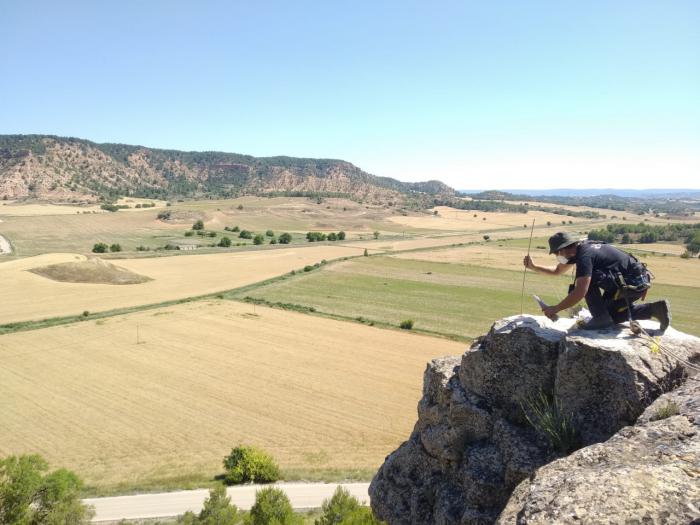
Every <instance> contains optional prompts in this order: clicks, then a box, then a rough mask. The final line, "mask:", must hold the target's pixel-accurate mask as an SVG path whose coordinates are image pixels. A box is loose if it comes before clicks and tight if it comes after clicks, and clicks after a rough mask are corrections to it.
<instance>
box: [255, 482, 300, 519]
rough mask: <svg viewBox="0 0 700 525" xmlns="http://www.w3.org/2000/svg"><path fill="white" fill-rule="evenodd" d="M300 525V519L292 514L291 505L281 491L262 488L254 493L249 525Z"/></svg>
mask: <svg viewBox="0 0 700 525" xmlns="http://www.w3.org/2000/svg"><path fill="white" fill-rule="evenodd" d="M273 524H274V525H300V524H301V518H300V517H299V516H296V515H295V514H294V510H293V509H292V504H291V503H290V502H289V498H288V497H287V495H286V494H285V493H284V491H283V490H282V489H277V488H273V487H268V488H264V489H262V490H259V491H258V492H256V493H255V504H254V505H253V506H252V507H251V509H250V525H273Z"/></svg>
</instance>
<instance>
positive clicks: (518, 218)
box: [389, 206, 593, 231]
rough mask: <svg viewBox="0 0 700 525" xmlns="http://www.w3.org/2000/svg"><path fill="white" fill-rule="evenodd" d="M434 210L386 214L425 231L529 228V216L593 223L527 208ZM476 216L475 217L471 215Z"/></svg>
mask: <svg viewBox="0 0 700 525" xmlns="http://www.w3.org/2000/svg"><path fill="white" fill-rule="evenodd" d="M434 210H435V211H437V212H438V214H437V215H423V216H420V217H412V216H405V217H404V216H402V215H399V216H393V217H389V221H391V222H394V223H396V224H402V225H405V226H409V227H411V228H422V229H426V230H451V231H470V230H472V231H473V230H476V231H485V230H488V229H492V230H502V229H509V228H519V227H520V228H522V227H523V225H527V227H528V228H529V227H530V225H531V224H532V219H535V220H536V223H537V224H540V225H542V224H546V223H547V221H549V222H551V223H552V225H554V226H556V225H557V224H559V225H561V224H562V221H565V222H566V224H567V226H569V227H570V225H569V221H572V222H573V223H574V224H576V225H581V224H586V223H590V222H593V221H591V220H590V219H582V218H575V217H567V216H565V215H557V214H556V213H546V212H542V211H530V212H528V213H502V212H484V211H477V210H456V209H454V208H448V207H445V206H438V207H436V208H434ZM475 215H476V217H475Z"/></svg>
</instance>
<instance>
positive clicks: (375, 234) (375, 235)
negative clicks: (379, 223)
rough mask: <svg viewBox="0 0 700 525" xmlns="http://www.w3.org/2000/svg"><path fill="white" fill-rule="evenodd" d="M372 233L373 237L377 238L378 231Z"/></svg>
mask: <svg viewBox="0 0 700 525" xmlns="http://www.w3.org/2000/svg"><path fill="white" fill-rule="evenodd" d="M372 235H374V238H375V239H379V232H377V231H375V232H374V233H373V234H372Z"/></svg>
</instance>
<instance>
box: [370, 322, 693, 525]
mask: <svg viewBox="0 0 700 525" xmlns="http://www.w3.org/2000/svg"><path fill="white" fill-rule="evenodd" d="M570 324H571V321H570V320H565V319H562V320H560V321H558V322H557V323H552V322H551V321H549V320H547V319H546V318H541V317H530V316H518V317H513V318H507V319H503V320H501V321H499V322H497V323H496V324H495V325H494V326H493V328H492V329H491V331H490V332H489V334H488V335H486V336H485V337H484V338H482V339H481V340H480V341H478V342H477V343H476V344H475V345H474V346H472V348H471V349H470V350H468V351H467V352H466V353H465V354H464V355H463V356H461V357H445V358H441V359H436V360H434V361H432V362H431V363H429V365H428V367H427V370H426V372H425V377H424V390H423V398H422V399H421V401H420V403H419V405H418V422H417V423H416V426H415V428H414V431H413V433H412V434H411V436H410V438H409V439H408V441H406V442H405V443H404V444H403V445H401V446H400V447H399V449H398V450H396V451H395V452H394V453H392V454H391V455H390V456H388V457H387V459H386V461H385V463H384V465H382V467H381V468H380V470H379V472H377V474H376V476H375V478H374V480H373V481H372V484H371V486H370V496H371V504H372V508H373V510H374V512H375V513H376V514H377V516H378V517H380V518H381V519H383V520H386V521H387V522H388V523H389V524H390V525H394V524H429V523H438V524H465V525H466V524H479V525H481V524H491V523H494V522H496V521H498V522H499V523H503V524H505V523H567V522H574V521H576V520H578V521H576V522H577V523H624V522H626V521H625V520H632V521H629V522H630V523H632V522H635V521H634V520H638V521H637V522H639V523H641V522H642V520H643V519H645V518H646V517H651V519H655V518H658V519H659V520H661V517H664V518H663V519H665V520H666V521H663V520H661V521H659V523H661V522H664V523H686V522H687V521H688V520H685V521H682V520H684V519H685V518H686V517H687V516H691V515H693V516H694V517H700V515H698V516H695V515H694V514H693V513H696V514H697V508H696V507H697V506H698V505H699V504H700V502H698V495H699V492H700V489H699V488H698V486H699V485H700V482H698V479H699V478H698V476H700V469H699V468H698V466H699V460H700V454H699V453H698V452H699V450H698V449H699V445H698V443H699V442H700V438H699V437H698V434H697V427H696V424H697V423H695V422H693V418H695V419H694V421H698V420H697V418H696V416H695V414H696V412H697V410H698V409H697V402H696V401H697V395H696V394H697V390H693V389H692V388H690V386H691V383H692V381H687V382H686V383H685V386H682V387H681V385H683V384H684V381H686V378H687V375H688V372H689V371H688V370H687V369H686V368H685V367H684V365H683V364H682V362H681V361H680V360H682V361H689V362H694V363H700V340H699V339H697V338H695V337H692V336H688V335H686V334H682V333H680V332H677V331H675V330H673V329H672V328H670V329H669V330H667V331H666V334H665V335H663V336H662V337H660V338H659V342H660V343H661V345H662V348H661V349H660V348H659V347H658V345H657V344H655V343H654V342H653V341H650V340H649V339H646V338H638V337H635V336H633V335H632V334H631V333H630V332H629V331H628V330H627V329H617V330H608V331H602V332H585V331H567V330H568V329H569V328H570ZM656 326H658V325H656V324H655V323H653V322H648V324H646V325H645V327H646V328H647V329H648V331H649V332H650V333H651V334H652V335H654V331H653V327H656ZM667 348H668V349H671V350H672V352H673V354H674V356H671V355H669V354H668V352H666V351H664V349H667ZM678 358H680V360H679V359H678ZM665 392H673V393H671V394H665ZM683 392H686V393H685V394H683ZM668 396H676V397H677V401H674V403H676V405H678V406H679V407H682V408H680V409H679V410H680V414H679V415H674V416H672V417H670V418H666V419H661V420H658V421H651V419H654V416H653V415H654V414H657V413H663V412H664V411H659V410H658V407H657V404H658V403H663V402H664V399H666V398H667V397H668ZM678 396H685V397H682V399H681V397H678ZM693 396H695V397H693ZM693 398H694V399H695V400H696V401H692V399H693ZM674 399H675V398H674ZM689 399H690V400H689ZM655 400H656V402H654V401H655ZM684 400H685V401H684ZM686 401H687V402H686ZM652 403H653V404H652ZM664 406H666V405H664ZM670 406H674V405H673V404H671V405H670ZM538 411H540V414H539V415H540V417H538ZM548 416H549V417H550V418H553V419H554V420H556V421H559V422H560V424H559V425H557V424H556V423H554V424H549V423H548V421H550V420H548V419H547V417H548ZM640 416H641V417H640ZM532 423H534V425H533V424H532ZM635 423H636V426H630V425H635ZM551 428H555V429H558V430H557V431H554V432H549V431H548V430H550V429H551ZM621 429H622V430H621ZM596 443H599V444H596ZM659 447H661V448H659ZM664 447H665V448H664ZM575 449H578V450H577V451H576V452H574V453H573V454H570V455H568V456H567V454H568V453H569V452H571V451H572V450H575ZM652 459H653V461H652ZM645 465H650V466H649V469H648V470H645ZM599 472H600V476H601V478H600V480H601V481H602V482H603V483H606V482H607V484H606V487H605V490H598V489H599V485H600V483H599V482H598V481H596V479H597V478H596V476H597V473H599ZM625 473H628V474H630V475H625ZM635 483H636V485H635ZM516 487H517V489H516ZM644 489H646V492H645V490H644ZM514 491H515V492H514ZM603 498H608V499H607V501H608V502H609V504H608V503H606V504H602V503H601V501H599V500H601V499H603ZM616 498H617V500H620V501H622V500H624V503H625V505H624V506H622V505H618V504H615V501H616ZM635 499H637V500H640V501H641V500H643V501H644V504H641V503H640V504H637V503H635ZM623 508H624V509H628V510H625V511H623V510H622V509H623ZM677 508H682V509H683V510H682V511H679V510H676V509H677ZM694 509H695V510H694ZM624 512H627V513H626V514H625V513H624ZM577 513H578V514H577ZM674 520H676V521H674ZM651 522H654V521H651Z"/></svg>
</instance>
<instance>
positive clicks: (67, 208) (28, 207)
mask: <svg viewBox="0 0 700 525" xmlns="http://www.w3.org/2000/svg"><path fill="white" fill-rule="evenodd" d="M78 213H107V212H105V210H102V209H100V207H99V206H97V205H90V206H73V205H70V204H49V203H32V204H22V203H17V202H14V201H7V202H3V203H2V204H0V215H2V216H13V217H33V216H44V215H76V214H78Z"/></svg>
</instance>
